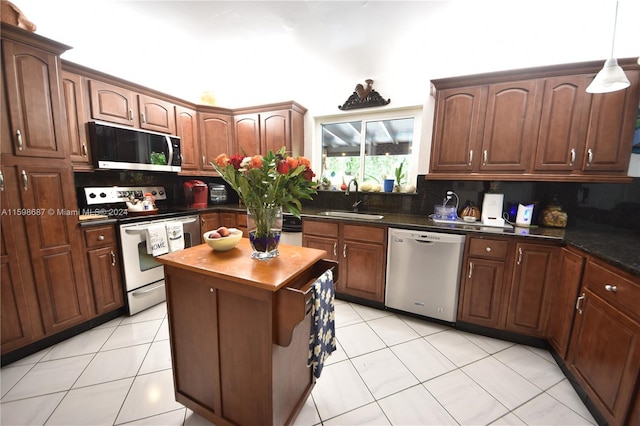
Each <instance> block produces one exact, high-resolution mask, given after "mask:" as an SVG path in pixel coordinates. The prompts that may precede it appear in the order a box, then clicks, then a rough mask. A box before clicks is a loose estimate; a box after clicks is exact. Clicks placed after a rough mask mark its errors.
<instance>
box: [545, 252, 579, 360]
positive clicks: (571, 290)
mask: <svg viewBox="0 0 640 426" xmlns="http://www.w3.org/2000/svg"><path fill="white" fill-rule="evenodd" d="M583 267H584V257H583V256H581V255H579V254H578V253H574V252H572V251H570V250H568V249H566V248H563V249H562V251H561V256H560V278H559V280H558V285H557V286H556V287H555V288H554V289H552V291H551V292H550V295H551V297H550V298H549V302H550V306H551V307H550V312H549V322H548V323H547V338H548V339H549V343H550V344H551V346H552V347H553V349H554V350H555V351H556V353H557V354H558V355H560V357H562V359H566V356H567V348H568V346H569V333H570V332H571V326H572V325H573V312H574V310H575V309H574V306H575V303H576V297H578V289H579V287H580V280H581V279H582V270H583Z"/></svg>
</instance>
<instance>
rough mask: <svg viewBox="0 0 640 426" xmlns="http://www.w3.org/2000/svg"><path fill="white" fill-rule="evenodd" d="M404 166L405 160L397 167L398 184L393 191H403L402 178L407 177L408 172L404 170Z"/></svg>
mask: <svg viewBox="0 0 640 426" xmlns="http://www.w3.org/2000/svg"><path fill="white" fill-rule="evenodd" d="M403 167H404V161H403V162H402V163H400V165H399V166H398V167H396V170H395V175H396V184H395V186H394V187H393V192H401V191H402V180H403V179H404V178H405V176H406V174H405V173H404V172H403V171H402V169H403Z"/></svg>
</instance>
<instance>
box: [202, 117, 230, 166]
mask: <svg viewBox="0 0 640 426" xmlns="http://www.w3.org/2000/svg"><path fill="white" fill-rule="evenodd" d="M199 117H200V118H199V121H200V150H201V151H200V156H201V161H202V162H201V164H200V170H202V171H209V172H215V169H214V168H213V166H212V165H211V164H210V163H211V162H213V161H215V159H216V157H217V156H218V155H219V154H222V153H226V154H227V155H229V156H231V155H233V154H234V153H235V148H234V144H233V117H232V116H231V114H229V115H227V114H217V113H209V112H202V113H200V114H199Z"/></svg>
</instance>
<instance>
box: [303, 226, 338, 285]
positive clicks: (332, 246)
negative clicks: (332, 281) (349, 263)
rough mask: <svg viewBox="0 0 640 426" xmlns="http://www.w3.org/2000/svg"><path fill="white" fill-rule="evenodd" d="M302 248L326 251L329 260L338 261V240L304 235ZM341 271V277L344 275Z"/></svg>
mask: <svg viewBox="0 0 640 426" xmlns="http://www.w3.org/2000/svg"><path fill="white" fill-rule="evenodd" d="M302 246H303V247H309V248H314V249H318V250H324V251H326V252H327V259H331V260H335V261H337V260H338V240H337V239H336V238H325V237H317V236H315V235H305V234H303V235H302ZM342 274H343V271H342V269H340V277H342V276H343V275H342ZM336 289H339V282H336Z"/></svg>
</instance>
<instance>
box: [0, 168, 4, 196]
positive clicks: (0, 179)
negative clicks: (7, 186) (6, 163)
mask: <svg viewBox="0 0 640 426" xmlns="http://www.w3.org/2000/svg"><path fill="white" fill-rule="evenodd" d="M0 191H4V174H3V173H2V170H0Z"/></svg>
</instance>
